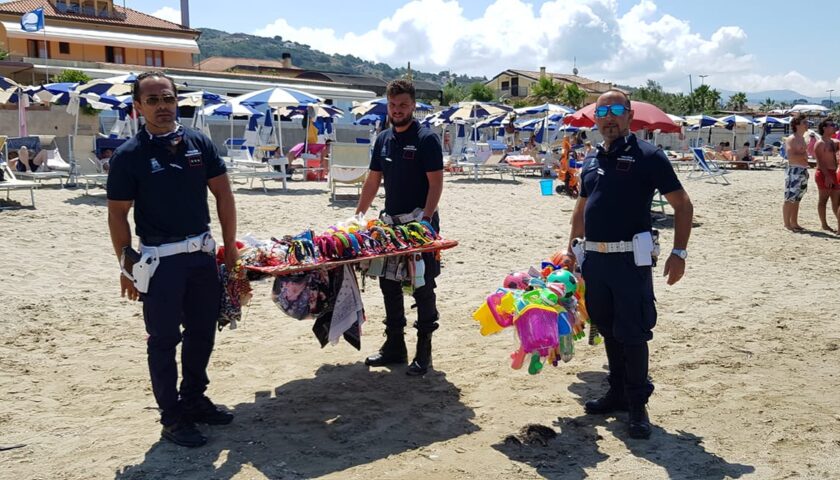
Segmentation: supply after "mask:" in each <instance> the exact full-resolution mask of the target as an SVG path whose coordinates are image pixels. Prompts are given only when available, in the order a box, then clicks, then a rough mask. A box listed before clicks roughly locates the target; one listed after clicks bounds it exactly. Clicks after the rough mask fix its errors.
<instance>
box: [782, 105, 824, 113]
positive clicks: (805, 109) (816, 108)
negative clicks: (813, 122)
mask: <svg viewBox="0 0 840 480" xmlns="http://www.w3.org/2000/svg"><path fill="white" fill-rule="evenodd" d="M826 112H828V108H826V107H824V106H822V105H794V106H793V107H792V108H790V109H789V110H787V111H786V112H785V113H801V114H804V115H820V114H823V113H826Z"/></svg>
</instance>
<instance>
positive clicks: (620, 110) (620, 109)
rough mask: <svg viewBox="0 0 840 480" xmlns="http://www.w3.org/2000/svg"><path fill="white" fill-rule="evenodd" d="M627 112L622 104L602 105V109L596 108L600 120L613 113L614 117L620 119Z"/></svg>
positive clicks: (596, 114)
mask: <svg viewBox="0 0 840 480" xmlns="http://www.w3.org/2000/svg"><path fill="white" fill-rule="evenodd" d="M626 111H627V107H625V106H624V105H622V104H620V103H616V104H614V105H601V106H600V107H596V108H595V116H596V117H598V118H604V117H606V116H607V114H608V113H612V114H613V116H615V117H620V116H622V115H624V113H625V112H626Z"/></svg>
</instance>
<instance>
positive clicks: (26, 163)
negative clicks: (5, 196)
mask: <svg viewBox="0 0 840 480" xmlns="http://www.w3.org/2000/svg"><path fill="white" fill-rule="evenodd" d="M9 166H10V167H11V168H14V169H15V170H16V171H18V172H21V173H23V172H26V171H27V170H28V171H30V172H37V171H39V170H40V171H42V172H43V171H45V170H47V151H46V150H41V151H39V152H38V153H37V154H36V155H35V158H29V149H28V148H26V147H25V146H22V147H20V148H19V149H18V156H17V158H12V159H9Z"/></svg>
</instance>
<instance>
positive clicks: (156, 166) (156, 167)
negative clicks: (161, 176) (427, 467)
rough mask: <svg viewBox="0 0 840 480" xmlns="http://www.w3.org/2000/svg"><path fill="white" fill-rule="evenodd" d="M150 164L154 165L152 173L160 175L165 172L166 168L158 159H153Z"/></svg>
mask: <svg viewBox="0 0 840 480" xmlns="http://www.w3.org/2000/svg"><path fill="white" fill-rule="evenodd" d="M149 163H151V165H152V173H158V172H162V171H163V170H164V168H163V167H162V166H161V165H160V163H159V162H158V161H157V158H153V159H151V160H149Z"/></svg>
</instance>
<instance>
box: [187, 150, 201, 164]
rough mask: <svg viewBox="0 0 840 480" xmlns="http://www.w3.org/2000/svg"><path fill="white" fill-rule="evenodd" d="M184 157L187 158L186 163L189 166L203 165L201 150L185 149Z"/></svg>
mask: <svg viewBox="0 0 840 480" xmlns="http://www.w3.org/2000/svg"><path fill="white" fill-rule="evenodd" d="M185 157H186V159H187V165H189V166H190V167H200V166H202V165H203V163H202V161H201V152H200V151H198V150H187V153H186V155H185Z"/></svg>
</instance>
